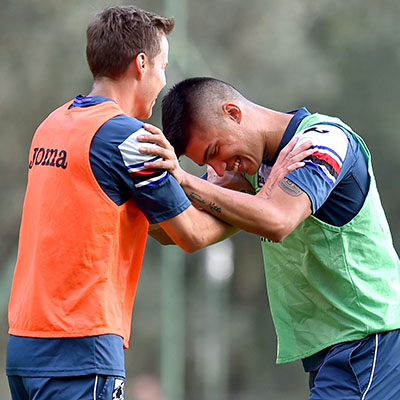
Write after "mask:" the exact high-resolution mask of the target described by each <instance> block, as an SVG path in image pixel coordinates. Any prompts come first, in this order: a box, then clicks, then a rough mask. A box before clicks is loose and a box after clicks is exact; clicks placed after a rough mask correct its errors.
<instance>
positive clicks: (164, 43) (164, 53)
mask: <svg viewBox="0 0 400 400" xmlns="http://www.w3.org/2000/svg"><path fill="white" fill-rule="evenodd" d="M160 49H161V51H160V52H159V53H158V54H157V56H156V57H155V58H159V59H160V60H162V61H166V60H168V50H169V44H168V39H167V37H166V36H165V35H162V36H161V38H160Z"/></svg>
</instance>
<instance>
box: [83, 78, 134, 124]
mask: <svg viewBox="0 0 400 400" xmlns="http://www.w3.org/2000/svg"><path fill="white" fill-rule="evenodd" d="M132 86H134V83H132V81H131V80H127V79H123V78H122V79H110V78H107V77H102V78H98V79H96V80H95V81H94V83H93V87H92V90H91V92H90V93H89V96H103V97H107V98H109V99H112V100H114V101H115V102H116V103H117V104H118V105H119V106H120V107H121V109H122V110H123V111H124V113H125V114H127V115H130V116H132V117H133V116H135V97H134V96H133V95H132V93H135V88H134V87H132Z"/></svg>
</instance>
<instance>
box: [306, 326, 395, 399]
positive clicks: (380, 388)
mask: <svg viewBox="0 0 400 400" xmlns="http://www.w3.org/2000/svg"><path fill="white" fill-rule="evenodd" d="M310 389H311V395H310V397H309V400H328V399H329V400H332V399H340V400H399V399H400V331H399V330H395V331H391V332H384V333H378V334H374V335H370V336H368V337H366V338H364V339H362V340H356V341H353V342H347V343H341V344H338V345H335V346H333V347H332V348H331V349H330V350H329V352H328V353H327V355H326V357H325V358H324V360H323V362H322V365H321V366H320V368H319V369H317V370H316V371H311V372H310Z"/></svg>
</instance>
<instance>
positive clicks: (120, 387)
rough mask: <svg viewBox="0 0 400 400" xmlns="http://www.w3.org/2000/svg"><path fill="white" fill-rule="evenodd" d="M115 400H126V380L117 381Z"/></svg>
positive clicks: (115, 384)
mask: <svg viewBox="0 0 400 400" xmlns="http://www.w3.org/2000/svg"><path fill="white" fill-rule="evenodd" d="M112 398H113V400H125V380H124V379H118V378H117V379H115V381H114V390H113V397H112Z"/></svg>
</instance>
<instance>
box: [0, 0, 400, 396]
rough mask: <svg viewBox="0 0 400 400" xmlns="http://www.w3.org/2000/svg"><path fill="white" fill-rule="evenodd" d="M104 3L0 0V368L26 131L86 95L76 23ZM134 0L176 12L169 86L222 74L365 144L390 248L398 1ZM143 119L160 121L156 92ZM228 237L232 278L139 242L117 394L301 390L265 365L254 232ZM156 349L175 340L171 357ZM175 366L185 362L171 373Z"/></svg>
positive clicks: (266, 340)
mask: <svg viewBox="0 0 400 400" xmlns="http://www.w3.org/2000/svg"><path fill="white" fill-rule="evenodd" d="M113 4H117V3H115V2H110V1H104V0H79V1H78V0H69V1H64V2H63V1H59V0H31V1H27V0H14V1H10V0H6V1H5V2H3V4H2V11H1V13H0V60H1V61H0V79H1V91H0V104H1V107H0V120H1V125H2V129H1V134H0V170H1V175H0V178H1V187H2V190H1V191H0V219H1V225H0V274H1V280H0V285H1V287H0V289H1V290H0V316H1V318H2V320H3V323H2V325H1V326H2V328H1V331H0V344H1V348H0V358H1V360H2V361H3V363H2V364H3V365H4V362H5V349H6V342H7V316H6V308H7V302H8V294H9V286H10V281H11V276H12V270H13V266H14V263H15V256H16V248H17V239H18V228H19V222H20V218H21V210H22V202H23V196H24V190H25V184H26V176H27V159H28V150H29V145H30V140H31V138H32V135H33V132H34V130H35V129H36V127H37V125H38V124H39V123H40V122H41V121H42V120H43V119H44V118H45V117H46V116H47V115H48V113H49V112H51V111H52V110H53V109H54V108H56V107H57V106H59V105H61V104H63V103H64V102H65V101H67V100H69V99H70V98H72V97H73V96H75V95H76V94H79V93H81V94H87V93H88V92H89V91H90V88H91V83H92V82H91V75H90V73H89V70H88V68H87V65H86V60H85V30H86V26H87V23H88V22H89V21H90V19H91V18H92V17H93V15H94V14H95V13H96V12H97V11H99V10H101V9H102V8H103V7H105V6H108V5H113ZM119 4H129V3H128V2H125V1H124V2H121V3H119ZM135 4H136V5H137V6H139V7H142V8H145V9H148V10H150V11H154V12H157V13H160V14H163V15H166V16H171V15H174V16H175V18H176V27H175V30H174V31H173V32H172V34H171V36H170V62H169V67H168V70H167V79H168V85H167V88H168V87H170V86H171V85H173V84H174V83H176V82H177V81H179V80H181V79H183V78H185V77H190V76H196V75H198V76H200V75H202V76H213V77H216V78H219V79H223V80H226V81H228V82H230V83H232V84H233V85H234V86H235V87H237V88H238V89H239V90H240V91H241V92H242V93H243V94H244V95H245V96H247V97H248V98H250V99H251V100H253V101H255V102H257V103H259V104H262V105H264V106H266V107H269V108H273V109H277V110H280V111H289V110H291V109H294V108H297V107H301V106H307V107H308V108H309V110H310V111H312V112H321V113H325V114H330V115H334V116H339V117H340V118H342V119H343V120H344V121H345V122H346V123H348V124H349V125H351V126H352V127H353V129H354V130H355V131H356V132H358V133H359V134H360V135H361V136H362V137H363V138H364V139H365V141H366V142H367V144H368V146H369V148H370V150H371V152H372V156H373V163H374V167H375V173H376V178H377V181H378V187H379V189H380V193H381V196H382V202H383V205H384V208H385V211H386V213H387V216H388V219H389V224H390V227H391V230H392V233H393V238H394V243H395V246H396V248H397V249H400V222H399V221H400V218H399V217H400V207H399V206H398V202H399V198H400V189H399V185H398V184H396V182H399V179H398V177H397V172H398V171H399V170H400V161H399V157H398V155H397V151H399V149H400V138H399V137H400V135H399V134H398V133H397V129H398V126H399V123H400V112H399V105H400V104H399V95H398V93H399V89H400V80H399V79H398V74H399V70H400V68H399V66H400V46H399V43H400V30H399V28H398V19H399V17H400V3H399V2H398V1H397V0H381V1H379V2H376V1H373V0H349V1H342V0H341V1H339V0H334V1H328V0H320V1H311V0H301V1H298V0H268V1H262V0H250V1H247V2H243V1H239V0H216V1H211V0H204V1H196V0H182V1H178V0H158V1H157V0H147V1H145V0H140V1H139V0H138V1H137V2H136V3H135ZM161 97H162V94H161V96H160V98H161ZM150 122H151V123H153V124H155V125H158V126H160V101H159V102H158V104H157V105H156V107H155V110H154V115H153V117H152V118H151V120H150ZM183 163H184V165H185V166H186V168H188V169H190V170H191V171H193V172H194V173H199V172H201V169H199V168H196V167H195V166H194V165H193V164H192V163H191V162H189V161H188V160H184V161H183ZM43 223H45V222H43ZM232 243H233V245H234V253H233V254H234V257H233V258H234V271H233V275H232V276H230V277H228V278H227V279H225V280H222V281H220V282H219V283H218V284H216V283H215V282H214V283H213V282H212V281H211V280H210V277H209V276H208V275H207V271H206V267H205V259H206V252H205V251H200V252H198V253H196V254H194V255H189V256H188V255H181V256H179V255H178V256H177V257H178V259H180V260H181V261H182V262H183V263H184V267H183V269H181V270H180V269H179V268H180V267H179V265H178V263H177V262H168V260H169V259H168V256H166V254H168V253H166V251H165V250H163V249H161V247H160V246H159V245H158V244H157V243H156V242H155V241H153V240H152V239H150V240H149V242H148V244H147V253H146V256H145V260H144V267H143V271H142V274H141V278H140V284H139V290H138V293H137V299H136V304H135V311H134V322H133V337H134V339H133V340H132V343H131V348H130V349H129V350H128V351H127V352H126V366H127V373H128V381H127V389H128V393H127V395H126V398H127V399H130V400H145V399H147V400H161V399H162V397H161V395H158V394H157V393H156V394H154V395H153V396H152V397H148V398H145V397H143V396H144V395H143V390H145V389H143V388H144V387H145V386H144V385H145V381H144V380H143V377H144V376H145V377H146V376H147V377H149V376H150V377H152V378H154V379H155V381H156V383H160V385H161V390H163V391H164V400H166V399H167V400H179V398H185V399H190V400H202V399H205V400H212V399H214V398H218V399H223V398H227V399H228V398H229V399H233V400H235V399H237V400H242V399H246V400H253V399H254V400H259V399H260V400H261V399H272V400H274V399H285V400H291V399H300V398H303V399H306V398H307V393H308V392H307V377H306V375H305V374H304V373H303V372H302V368H301V365H300V363H294V364H289V365H284V366H276V365H275V361H274V359H275V345H276V339H275V334H274V331H273V327H272V322H271V317H270V314H269V310H268V299H267V295H266V292H265V278H264V273H263V267H262V261H261V254H260V249H259V243H258V239H257V238H256V237H255V236H252V235H250V234H246V233H240V234H239V235H237V236H236V237H234V238H233V239H232ZM166 260H167V261H166ZM171 264H172V265H171ZM169 271H175V272H177V274H176V281H175V284H178V285H179V288H178V289H179V291H175V292H172V294H169V296H165V295H164V297H163V295H162V293H164V292H163V290H164V289H165V288H164V287H165V285H166V284H167V283H166V282H167V281H168V279H169V276H170V275H171V274H170V272H169ZM178 293H179V296H178ZM210 299H215V302H216V303H215V304H219V305H220V306H221V307H220V308H218V310H219V311H218V312H219V313H220V314H216V310H217V308H216V307H213V303H212V301H211V300H210ZM170 302H171V304H172V303H174V302H175V307H178V309H179V313H178V314H179V315H177V313H175V314H174V312H172V314H170V313H171V307H170V308H168V307H169V304H170ZM213 308H215V310H214V311H213ZM175 310H176V308H175ZM178 316H179V318H178ZM174 318H178V319H177V320H175V319H174ZM174 321H177V322H176V323H175V328H176V327H177V326H181V330H180V331H179V330H178V331H177V335H175V336H174V335H173V336H172V337H173V338H175V339H173V340H172V341H170V343H168V340H165V338H167V339H168V336H166V334H165V332H166V331H168V329H169V328H168V322H169V323H172V325H174ZM172 332H173V330H172ZM179 332H180V334H179ZM174 341H175V342H174ZM173 342H174V343H173ZM214 347H215V351H213V349H214ZM168 349H173V351H170V353H171V354H170V355H168V354H169V353H168ZM210 349H211V352H210ZM210 354H211V355H210ZM174 357H175V358H176V362H174ZM179 360H181V361H182V360H183V361H182V362H180V361H179ZM181 364H182V365H183V370H182V369H181V370H179V365H181ZM174 371H175V377H176V376H178V377H179V379H178V382H180V385H178V386H179V388H177V390H178V392H177V395H176V396H177V397H175V398H173V399H172V398H171V394H170V393H172V392H171V390H173V389H171V388H168V382H171V379H172V378H168V377H169V376H172V377H173V376H174V375H173V374H172V372H174ZM169 374H172V375H169ZM143 382H144V383H143ZM140 384H141V385H142V386H140ZM175 386H177V385H175ZM148 387H149V386H148ZM175 389H176V388H175ZM149 390H151V388H150V389H149ZM140 396H142V397H140ZM168 396H169V397H170V398H168ZM0 398H1V399H9V394H8V388H7V382H6V378H5V374H4V372H3V373H2V374H1V375H0Z"/></svg>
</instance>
